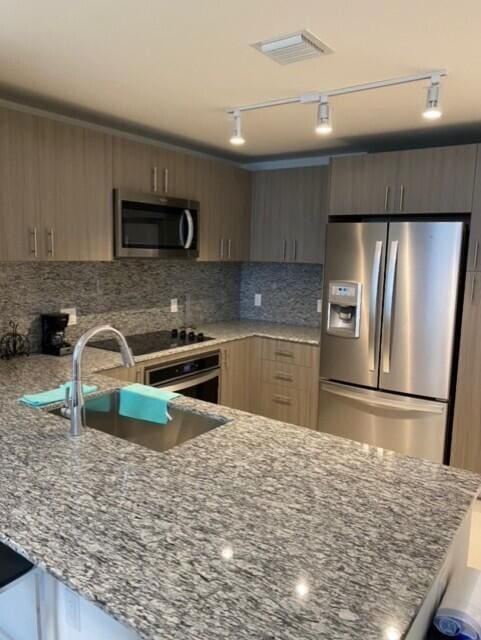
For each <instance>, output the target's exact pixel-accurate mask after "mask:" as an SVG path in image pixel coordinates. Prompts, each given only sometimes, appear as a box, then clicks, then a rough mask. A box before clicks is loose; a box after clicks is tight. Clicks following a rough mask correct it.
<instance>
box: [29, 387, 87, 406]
mask: <svg viewBox="0 0 481 640" xmlns="http://www.w3.org/2000/svg"><path fill="white" fill-rule="evenodd" d="M67 387H68V388H69V389H71V387H72V383H71V382H66V383H65V384H62V385H60V387H58V388H57V389H51V390H50V391H42V392H41V393H26V394H25V395H24V396H22V397H21V398H20V402H22V403H23V404H26V405H28V406H29V407H46V406H47V405H48V404H54V403H55V402H62V401H63V400H65V389H66V388H67ZM82 389H83V392H84V395H87V394H89V393H93V392H94V391H97V387H95V386H93V385H88V384H84V385H83V386H82Z"/></svg>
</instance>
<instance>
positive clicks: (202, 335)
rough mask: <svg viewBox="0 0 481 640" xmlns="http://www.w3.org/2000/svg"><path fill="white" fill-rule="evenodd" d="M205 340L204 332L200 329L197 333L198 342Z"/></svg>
mask: <svg viewBox="0 0 481 640" xmlns="http://www.w3.org/2000/svg"><path fill="white" fill-rule="evenodd" d="M203 341H204V334H203V333H202V331H199V333H198V334H197V342H203Z"/></svg>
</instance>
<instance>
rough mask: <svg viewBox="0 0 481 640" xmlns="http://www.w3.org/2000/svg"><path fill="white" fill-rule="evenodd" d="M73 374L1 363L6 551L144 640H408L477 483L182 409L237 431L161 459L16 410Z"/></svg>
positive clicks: (291, 430)
mask: <svg viewBox="0 0 481 640" xmlns="http://www.w3.org/2000/svg"><path fill="white" fill-rule="evenodd" d="M245 330H246V331H250V329H247V328H246V329H245ZM253 330H254V329H253ZM226 332H228V329H227V328H226ZM249 335H252V334H251V333H249ZM262 335H264V334H262ZM291 335H292V334H291ZM273 337H279V336H277V335H276V336H273ZM85 355H86V358H85V361H84V368H85V371H86V372H87V373H88V375H86V380H88V381H94V382H96V383H97V384H98V385H99V386H100V388H101V389H108V388H113V387H116V386H119V384H120V383H116V382H115V381H114V380H112V379H108V378H106V377H103V376H100V375H95V371H96V370H98V369H102V368H106V367H108V366H113V365H115V364H117V362H118V356H117V355H116V354H109V353H108V352H102V351H99V350H96V349H87V350H86V353H85ZM69 366H70V361H69V359H67V360H65V359H57V358H54V357H48V356H34V357H31V358H26V359H20V360H17V361H14V362H0V457H1V460H0V539H1V540H2V541H4V542H6V543H7V544H9V545H10V546H12V547H13V548H15V549H17V550H18V551H20V552H21V553H22V554H24V555H25V556H26V557H28V558H29V559H30V560H32V561H33V562H34V563H35V564H37V565H39V566H41V567H43V568H45V569H46V570H47V571H49V572H50V573H51V574H52V575H54V576H55V577H56V578H58V579H59V580H62V581H63V582H65V583H66V584H67V585H68V586H69V587H71V588H72V589H75V590H76V591H78V592H79V593H80V594H81V595H82V596H84V597H86V598H88V599H89V600H91V601H93V602H95V603H97V604H98V605H99V606H100V607H102V608H103V609H105V610H106V611H107V612H108V613H109V614H111V615H112V616H114V617H115V618H117V619H118V620H120V621H121V622H123V623H125V624H126V625H129V626H130V627H132V628H133V629H135V630H136V631H137V632H138V634H139V635H140V636H141V637H143V638H149V639H156V640H157V639H162V640H166V639H168V640H220V639H223V640H224V639H233V640H243V639H246V640H247V639H249V640H250V639H261V638H263V639H265V640H267V639H276V640H277V639H278V640H314V639H315V640H319V639H320V638H322V639H324V638H325V639H329V640H352V639H353V638H361V639H364V638H366V639H367V638H369V640H376V639H379V640H381V639H384V638H386V637H387V636H386V633H387V630H388V629H391V630H392V629H395V630H398V632H399V637H403V634H405V632H406V631H407V629H408V628H409V626H410V624H411V622H412V620H413V618H414V617H415V615H416V612H417V610H418V608H419V606H420V604H421V602H422V600H423V598H424V596H425V594H426V593H427V591H428V589H429V586H430V585H431V584H432V582H433V580H434V578H435V576H436V573H437V572H438V570H439V568H440V566H441V564H442V561H443V558H444V556H445V554H446V552H447V550H448V547H449V545H450V543H451V541H452V539H453V537H454V536H455V533H456V531H457V529H458V527H459V525H460V523H461V521H462V518H463V516H464V515H465V514H466V512H467V510H468V508H469V505H470V503H471V501H472V499H473V496H474V495H475V493H476V491H477V488H478V486H479V484H480V482H481V478H480V477H479V476H477V475H474V474H470V473H467V472H462V471H459V470H455V469H450V468H447V467H442V466H439V465H436V464H434V463H430V462H427V461H421V460H416V459H412V458H407V457H403V456H399V455H396V454H394V453H390V452H386V451H382V450H378V449H375V448H372V447H368V446H363V445H358V444H355V443H353V442H350V441H347V440H343V439H339V438H335V437H333V436H329V435H326V434H320V433H316V432H313V431H310V430H308V429H303V428H301V427H295V426H291V425H287V424H282V423H279V422H275V421H273V420H268V419H265V418H260V417H258V416H253V415H250V414H246V413H242V412H239V411H234V410H231V409H226V408H224V407H217V406H213V405H209V404H206V403H202V402H198V401H195V400H191V399H189V398H181V399H179V400H176V401H175V402H176V404H178V405H181V406H184V407H185V408H187V409H190V410H193V411H195V412H202V413H209V414H213V415H220V416H223V417H225V418H228V419H229V422H228V423H227V424H226V425H224V426H222V427H219V428H218V429H215V430H213V431H211V432H209V433H207V434H204V435H203V436H200V437H198V438H196V439H195V440H192V441H190V442H187V443H185V444H183V445H181V446H179V447H177V448H174V449H171V450H170V451H167V452H165V453H158V452H154V451H150V450H148V449H144V448H142V447H138V446H136V445H133V444H129V443H127V442H125V441H123V440H119V439H116V438H113V437H111V436H109V435H106V434H103V433H101V432H99V431H95V430H93V429H85V430H84V433H83V435H82V436H81V437H80V438H78V439H75V440H73V439H71V438H70V437H69V435H68V422H67V421H65V420H63V419H62V418H58V417H55V416H52V415H50V414H48V413H46V412H45V411H40V410H33V409H28V408H25V407H23V406H20V405H18V403H17V401H16V398H17V397H18V396H19V395H21V394H22V393H23V392H26V391H35V390H40V389H46V388H50V387H52V386H54V385H56V384H57V383H59V382H63V381H65V379H66V377H67V376H68V373H69Z"/></svg>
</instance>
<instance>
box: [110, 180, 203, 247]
mask: <svg viewBox="0 0 481 640" xmlns="http://www.w3.org/2000/svg"><path fill="white" fill-rule="evenodd" d="M114 222H115V224H114V227H115V256H116V257H117V258H134V257H136V258H196V257H197V256H198V255H199V248H198V247H199V203H198V202H196V201H194V200H184V199H181V198H166V197H163V196H160V195H154V194H139V193H133V192H130V191H123V190H121V189H115V191H114Z"/></svg>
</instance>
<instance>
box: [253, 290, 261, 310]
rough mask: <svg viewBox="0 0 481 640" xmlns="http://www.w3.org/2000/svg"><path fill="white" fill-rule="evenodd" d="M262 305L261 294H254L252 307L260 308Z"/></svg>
mask: <svg viewBox="0 0 481 640" xmlns="http://www.w3.org/2000/svg"><path fill="white" fill-rule="evenodd" d="M261 305H262V293H255V294H254V307H260V306H261Z"/></svg>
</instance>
